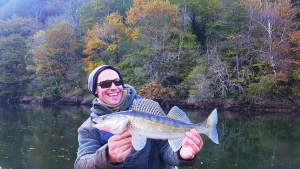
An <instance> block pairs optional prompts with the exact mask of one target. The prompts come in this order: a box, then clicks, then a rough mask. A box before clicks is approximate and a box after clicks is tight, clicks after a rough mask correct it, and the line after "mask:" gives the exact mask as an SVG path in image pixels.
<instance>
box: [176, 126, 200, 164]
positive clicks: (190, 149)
mask: <svg viewBox="0 0 300 169" xmlns="http://www.w3.org/2000/svg"><path fill="white" fill-rule="evenodd" d="M185 136H186V137H185V141H184V142H183V144H182V147H181V149H180V152H179V154H180V156H181V158H183V159H185V160H188V159H193V158H194V157H195V155H196V154H197V153H199V152H200V150H201V148H202V147H203V141H202V138H201V136H200V135H199V133H198V132H197V131H196V130H195V129H191V130H190V131H189V132H186V134H185Z"/></svg>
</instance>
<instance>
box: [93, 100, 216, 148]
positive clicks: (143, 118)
mask: <svg viewBox="0 0 300 169" xmlns="http://www.w3.org/2000/svg"><path fill="white" fill-rule="evenodd" d="M93 121H94V122H96V124H93V127H95V128H97V129H99V130H104V131H107V132H111V133H113V134H120V133H122V132H123V131H125V130H129V131H130V134H131V135H132V146H133V147H134V149H135V150H137V151H139V150H141V149H143V148H144V147H145V145H146V142H147V138H151V139H162V140H168V142H169V145H170V146H171V148H172V149H173V151H175V152H176V151H178V150H179V149H180V147H181V146H182V143H183V141H184V138H185V133H186V132H187V131H190V130H191V129H193V128H194V129H196V130H197V131H198V133H199V134H205V135H207V136H208V137H209V138H210V139H211V140H212V141H213V142H215V143H216V144H219V141H218V133H217V129H216V125H217V123H218V114H217V110H216V109H215V110H213V111H212V113H211V114H210V115H209V117H208V118H207V119H206V120H205V121H204V122H202V123H199V124H192V123H190V120H189V118H188V117H187V115H186V114H185V113H184V112H183V111H182V110H181V109H179V108H178V107H177V106H174V107H173V108H172V109H171V110H170V112H169V113H168V115H167V116H166V115H165V113H164V111H163V110H162V108H161V107H160V106H159V104H158V103H157V102H155V101H152V100H149V99H140V100H138V101H135V102H134V103H133V107H132V110H130V111H121V112H116V113H112V114H107V115H103V116H99V117H97V118H94V119H93Z"/></svg>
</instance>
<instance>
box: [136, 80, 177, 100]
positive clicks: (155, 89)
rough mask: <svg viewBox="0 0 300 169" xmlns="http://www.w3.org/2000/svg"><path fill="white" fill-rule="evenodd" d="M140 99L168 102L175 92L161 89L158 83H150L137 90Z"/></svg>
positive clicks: (165, 88)
mask: <svg viewBox="0 0 300 169" xmlns="http://www.w3.org/2000/svg"><path fill="white" fill-rule="evenodd" d="M138 93H139V94H140V95H141V96H142V97H144V98H148V99H154V100H169V99H172V98H174V96H175V94H176V91H175V90H174V89H172V88H171V87H163V86H162V85H160V84H159V82H155V81H153V82H150V83H147V84H145V85H143V87H142V88H141V89H140V90H139V92H138Z"/></svg>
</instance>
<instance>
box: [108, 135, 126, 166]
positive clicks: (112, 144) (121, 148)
mask: <svg viewBox="0 0 300 169" xmlns="http://www.w3.org/2000/svg"><path fill="white" fill-rule="evenodd" d="M131 149H132V143H131V134H130V132H129V131H128V130H126V131H124V132H123V133H121V134H116V135H113V136H112V137H110V138H109V139H108V161H109V162H110V163H112V164H113V163H121V162H123V161H124V160H125V158H126V157H127V156H128V155H129V154H130V152H131Z"/></svg>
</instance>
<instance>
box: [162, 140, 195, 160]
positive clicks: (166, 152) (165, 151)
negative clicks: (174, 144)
mask: <svg viewBox="0 0 300 169" xmlns="http://www.w3.org/2000/svg"><path fill="white" fill-rule="evenodd" d="M157 143H158V145H159V148H160V150H159V152H160V155H161V157H162V158H163V160H164V161H165V162H166V163H167V164H169V165H171V166H191V165H193V164H195V162H196V156H195V157H194V158H193V159H191V160H184V159H182V158H181V157H180V155H179V151H180V150H179V151H177V152H174V151H173V150H172V148H171V147H170V145H169V143H168V141H166V140H157Z"/></svg>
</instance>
